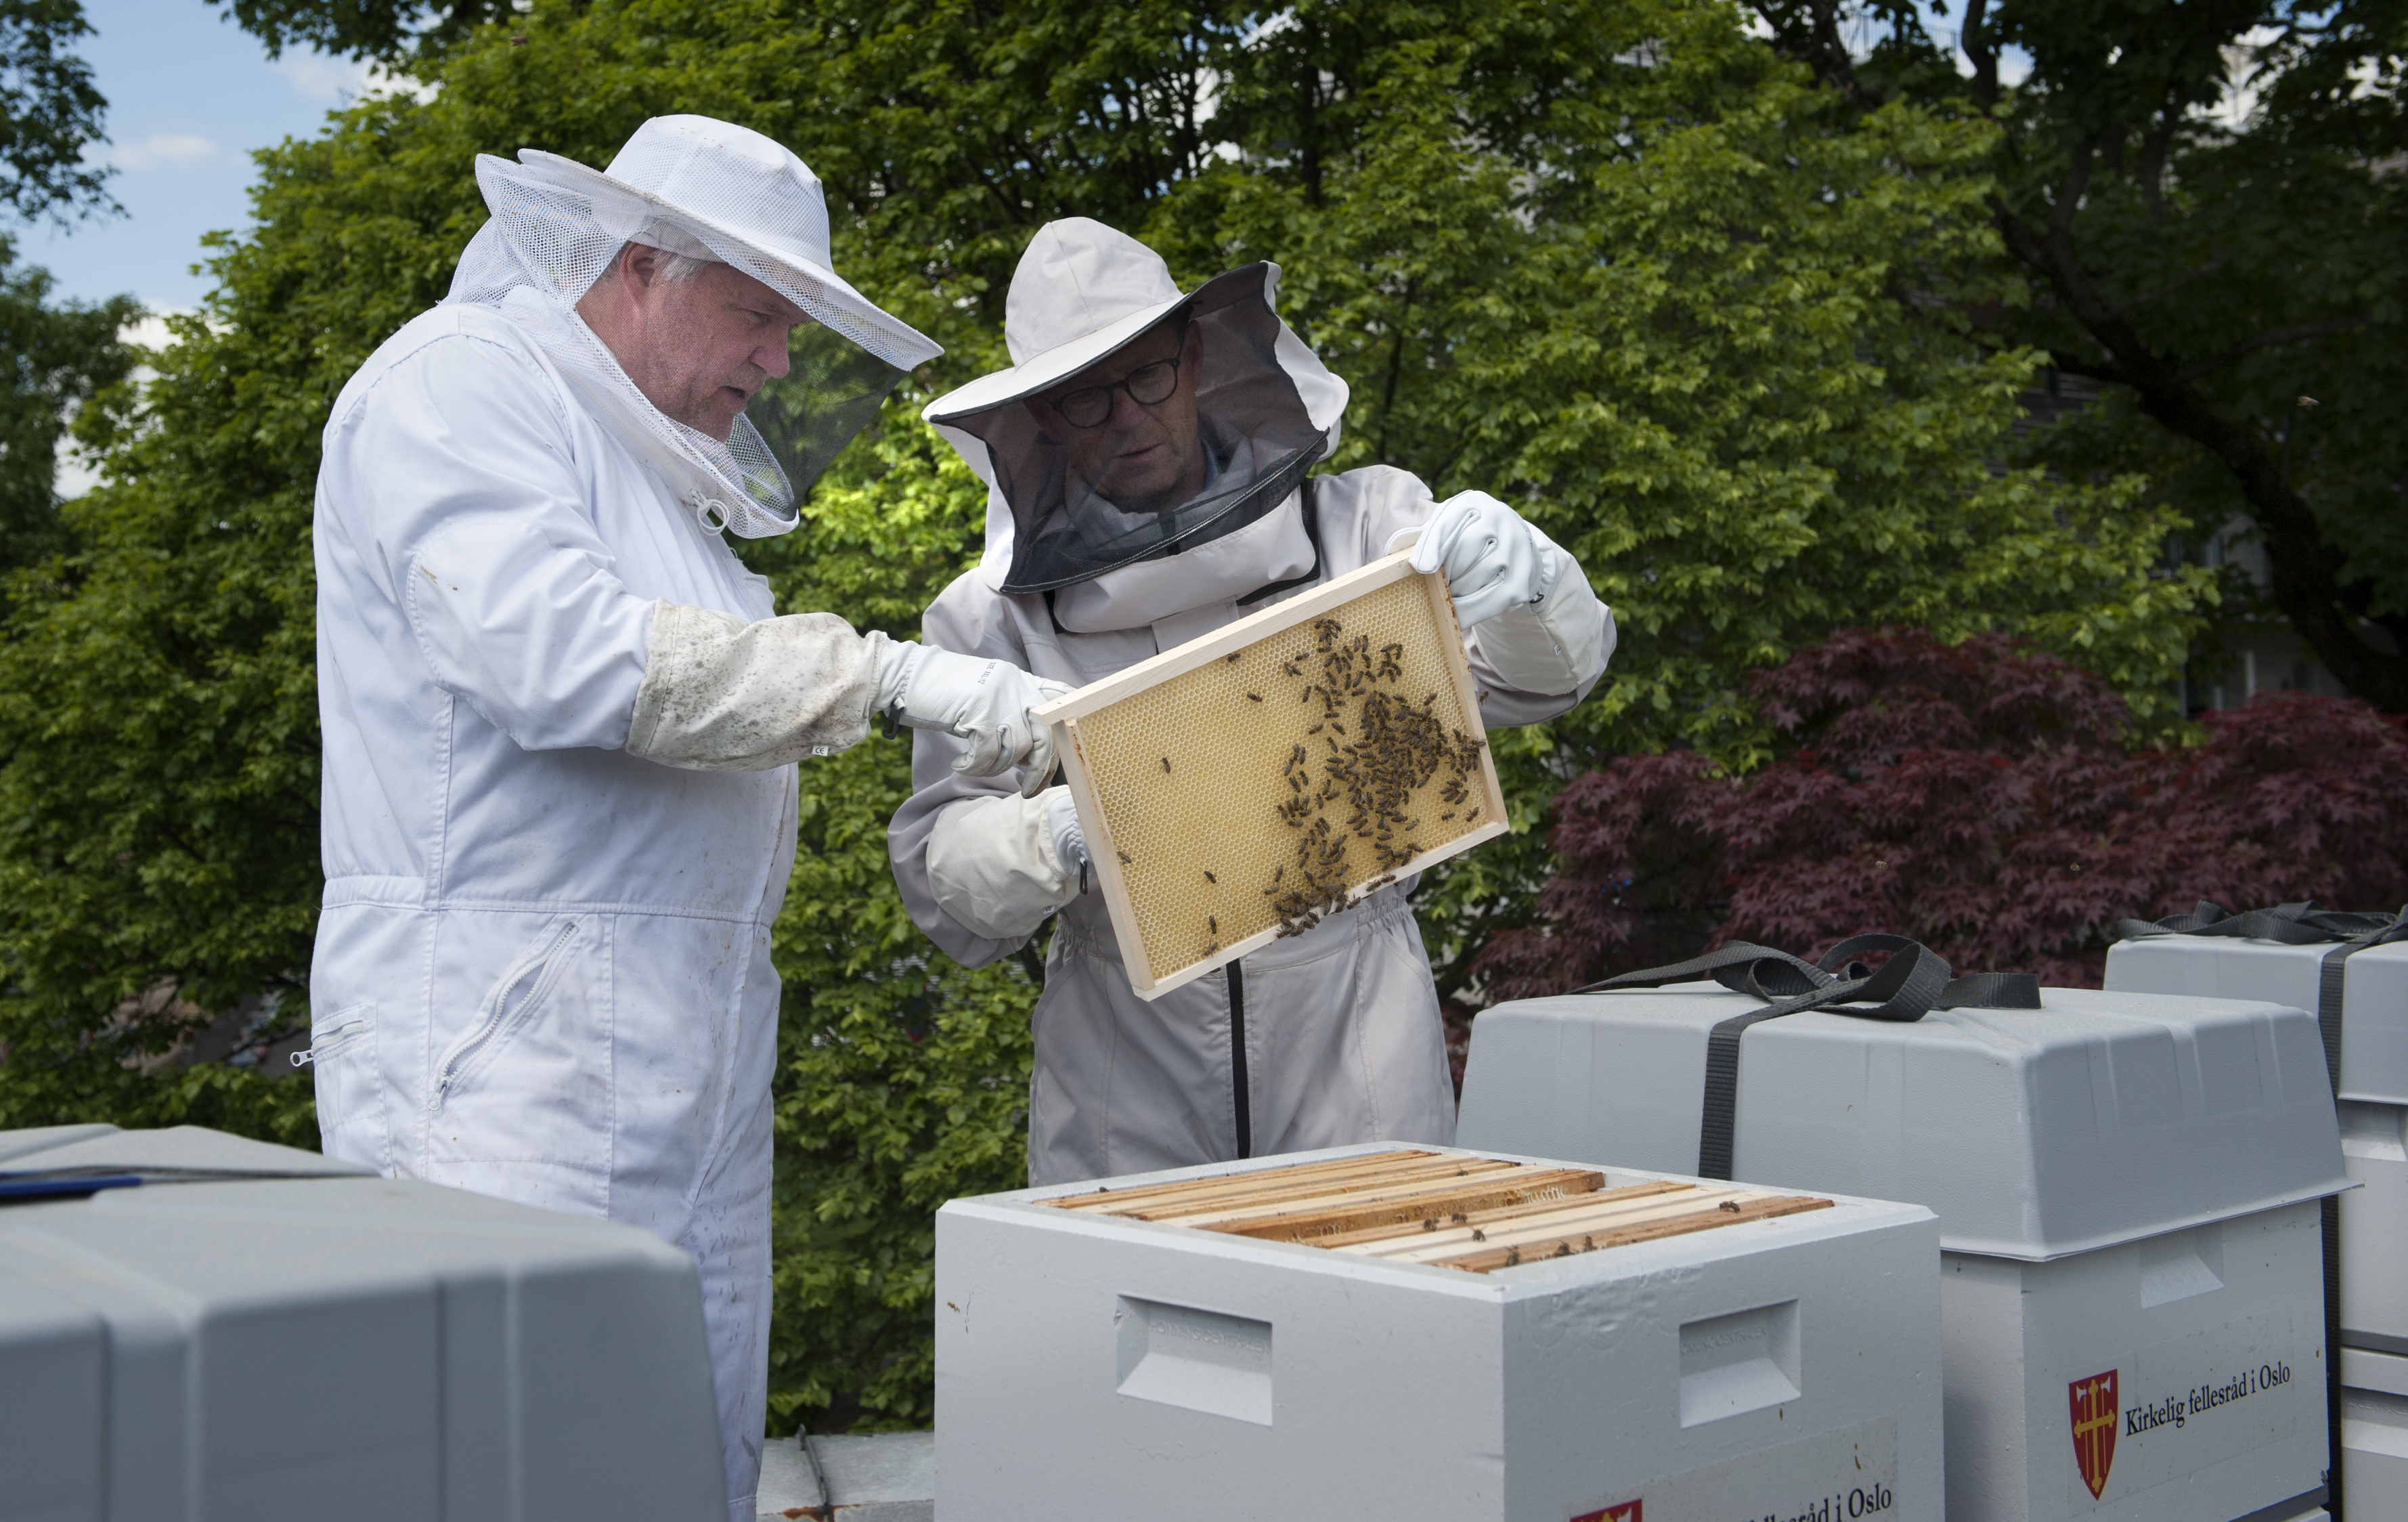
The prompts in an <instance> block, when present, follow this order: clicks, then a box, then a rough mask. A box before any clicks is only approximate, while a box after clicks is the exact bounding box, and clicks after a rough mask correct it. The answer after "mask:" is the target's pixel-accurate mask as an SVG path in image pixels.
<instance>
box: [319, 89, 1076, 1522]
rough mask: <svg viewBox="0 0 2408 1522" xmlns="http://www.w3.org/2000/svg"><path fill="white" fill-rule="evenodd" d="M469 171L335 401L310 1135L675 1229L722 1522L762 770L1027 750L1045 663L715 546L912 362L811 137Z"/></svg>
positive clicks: (755, 987)
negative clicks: (440, 256) (820, 173)
mask: <svg viewBox="0 0 2408 1522" xmlns="http://www.w3.org/2000/svg"><path fill="white" fill-rule="evenodd" d="M477 179H478V184H479V186H480V188H481V189H482V190H483V192H484V195H485V202H486V205H487V206H488V207H489V208H491V210H492V212H493V216H492V220H491V221H489V222H488V223H486V224H485V226H484V227H483V229H482V230H481V231H480V232H479V233H478V234H477V236H476V237H475V238H474V240H473V241H471V242H470V243H469V245H468V248H467V251H466V253H464V254H463V255H462V256H461V259H460V264H459V267H458V269H457V270H456V272H455V273H454V274H453V276H452V291H451V294H450V295H449V296H447V297H446V298H445V299H444V301H443V302H442V304H441V305H439V306H437V307H436V308H435V309H432V310H430V311H426V312H423V313H422V314H420V315H419V316H418V317H417V318H415V319H413V320H412V321H411V322H409V323H408V324H406V325H405V326H403V328H402V329H401V331H400V332H398V333H396V334H394V337H392V338H390V339H388V340H387V341H386V342H385V344H384V345H383V346H382V347H381V348H380V349H379V350H378V351H377V352H375V354H373V355H372V356H370V357H369V359H368V361H367V363H366V365H364V366H361V367H360V370H359V373H358V374H356V375H354V376H353V377H352V378H351V383H350V384H349V385H347V386H345V387H344V388H343V391H342V394H341V395H340V396H339V397H337V400H336V403H335V408H334V415H333V417H332V418H331V419H330V420H329V421H328V423H327V424H326V431H325V453H324V460H323V464H322V467H321V469H320V472H319V477H318V495H317V513H316V524H315V530H314V533H315V541H316V552H317V572H318V682H319V705H320V717H321V719H322V724H323V727H324V737H325V738H324V743H325V770H324V783H323V787H324V814H323V847H324V858H325V873H326V891H325V901H324V908H323V912H322V914H321V916H320V919H319V923H318V943H317V951H316V955H315V957H314V959H313V960H312V962H311V966H310V1008H311V1042H310V1051H309V1054H308V1060H309V1061H310V1062H311V1063H312V1064H314V1066H315V1069H316V1075H317V1090H318V1120H319V1126H320V1129H321V1131H322V1136H323V1139H324V1147H325V1151H326V1152H327V1153H328V1154H329V1155H330V1156H337V1157H344V1158H349V1159H351V1160H353V1161H357V1162H362V1163H367V1164H370V1165H372V1166H374V1167H375V1168H377V1169H379V1170H381V1171H383V1172H385V1173H388V1174H392V1175H397V1176H408V1177H415V1178H424V1179H431V1180H434V1181H435V1182H437V1183H438V1184H447V1185H456V1186H458V1187H460V1188H464V1189H472V1190H476V1191H478V1192H480V1193H483V1194H489V1195H496V1196H500V1197H502V1198H504V1199H515V1200H520V1201H523V1202H524V1203H527V1204H531V1205H539V1206H543V1207H546V1208H549V1209H552V1210H559V1211H567V1212H570V1213H577V1214H583V1215H596V1216H609V1217H610V1218H611V1219H613V1220H619V1221H626V1222H630V1223H633V1224H635V1225H637V1226H640V1227H643V1228H647V1229H649V1230H651V1231H653V1232H655V1233H657V1234H659V1235H660V1236H662V1237H664V1238H667V1240H668V1241H670V1242H675V1243H677V1244H678V1245H680V1246H681V1247H683V1248H685V1249H686V1250H687V1251H689V1252H690V1253H692V1254H693V1255H694V1257H695V1262H696V1263H697V1264H698V1265H699V1266H700V1269H701V1275H702V1285H703V1314H704V1319H705V1322H706V1324H707V1326H708V1329H709V1333H710V1346H711V1357H712V1361H713V1366H714V1369H715V1371H716V1375H717V1386H718V1398H719V1418H720V1428H721V1433H722V1437H723V1440H724V1444H725V1455H726V1482H727V1496H728V1501H729V1515H730V1516H732V1517H739V1518H743V1519H745V1522H750V1519H751V1518H752V1516H753V1496H754V1490H755V1486H756V1484H757V1481H758V1477H759V1473H760V1463H761V1443H762V1433H763V1429H764V1424H765V1419H766V1418H765V1400H766V1394H767V1354H768V1328H769V1142H770V1113H769V1078H770V1072H771V1069H772V1065H773V1063H774V1061H775V1057H776V1054H777V1046H778V1041H777V1023H778V992H779V988H778V973H777V969H775V968H773V967H772V966H771V965H770V961H769V926H770V924H771V922H772V921H774V920H775V919H776V918H777V915H778V906H779V903H780V900H781V898H782V897H784V894H785V888H786V877H787V868H788V865H789V863H790V862H791V861H792V859H793V856H794V851H795V827H796V762H797V761H799V760H801V759H802V758H804V757H807V756H818V755H826V754H830V753H831V752H835V751H839V750H842V749H844V748H845V747H847V746H849V745H852V744H853V743H855V742H856V741H858V740H859V739H862V737H863V735H864V734H865V733H866V731H867V725H868V723H869V720H870V717H871V715H872V714H873V713H878V712H886V713H890V714H893V715H894V716H895V717H896V718H898V719H899V720H900V721H901V722H903V723H905V724H908V725H915V726H924V727H932V728H934V729H936V730H939V731H941V732H943V733H944V734H945V735H946V736H947V738H948V739H949V740H951V741H952V742H953V750H952V751H951V752H949V753H948V760H947V762H946V764H947V765H950V766H958V767H960V768H961V773H962V775H964V776H965V777H968V776H970V775H979V776H986V777H993V776H996V775H998V774H1002V773H1005V772H1007V771H1008V770H1009V768H1011V767H1013V766H1014V765H1018V764H1024V763H1025V764H1027V765H1029V766H1031V767H1033V768H1038V769H1040V770H1042V769H1049V768H1051V766H1052V756H1051V754H1050V750H1049V743H1050V742H1049V740H1048V739H1047V737H1046V736H1045V734H1044V732H1043V731H1041V730H1039V729H1037V728H1036V727H1034V726H1033V725H1031V724H1030V722H1029V719H1028V714H1027V711H1028V708H1029V707H1030V705H1031V704H1033V703H1038V702H1042V701H1044V700H1045V699H1046V698H1047V697H1048V696H1050V695H1052V694H1055V693H1059V692H1060V691H1062V690H1063V689H1061V688H1059V687H1054V686H1051V685H1049V684H1048V683H1044V682H1037V681H1035V680H1033V679H1031V678H1029V677H1028V676H1027V675H1025V673H1024V672H1022V671H1021V670H1019V669H1018V668H1015V667H1013V666H1011V665H1008V664H1006V663H1002V662H998V661H996V660H994V659H992V658H988V657H982V656H978V655H973V654H967V653H953V652H951V651H943V650H934V649H925V648H923V647H921V646H918V645H913V644H906V643H901V642H898V641H896V640H892V639H887V638H886V637H885V636H884V635H882V634H876V633H872V634H856V633H854V632H853V630H852V629H851V628H849V627H847V626H846V625H845V624H844V623H843V622H842V621H841V620H839V619H838V618H836V617H834V616H832V615H830V614H827V613H818V612H799V613H789V614H787V615H785V616H783V617H781V616H779V614H778V610H777V608H776V607H775V606H774V604H773V602H772V599H771V597H770V594H769V587H768V584H767V582H764V581H763V580H762V579H761V578H760V577H758V576H754V575H753V574H752V573H750V572H748V571H747V570H746V569H745V568H744V567H743V564H742V563H741V562H740V561H738V559H737V557H736V555H735V554H734V553H733V552H732V551H731V550H730V549H729V547H728V544H727V541H726V538H725V537H724V536H726V535H728V534H731V533H732V534H736V535H738V536H741V537H744V538H760V537H762V536H765V535H771V534H782V533H785V532H787V531H788V530H790V529H792V528H794V527H795V525H796V495H797V494H798V493H800V492H802V491H803V490H805V489H806V488H808V487H809V486H810V482H811V481H812V480H813V479H814V478H815V477H816V476H817V475H818V474H819V472H820V470H821V468H822V467H824V466H825V465H826V464H827V462H828V460H829V458H830V457H831V456H832V455H834V454H835V453H836V452H837V451H838V450H839V449H841V448H843V446H844V444H845V442H846V440H848V439H849V438H852V437H853V434H854V433H855V432H856V431H857V430H858V429H859V428H860V427H861V426H862V424H864V423H866V422H867V421H868V419H869V418H870V417H871V416H872V415H873V414H874V413H875V412H876V411H877V409H878V407H879V404H880V402H881V401H882V399H883V398H884V397H885V395H886V394H887V392H888V390H889V389H890V388H892V387H893V386H894V384H895V382H896V380H899V379H900V378H901V377H902V376H903V375H904V374H905V373H906V372H907V371H908V370H909V369H910V367H911V366H916V365H918V364H920V363H922V362H923V361H925V360H927V359H929V358H932V357H934V356H935V355H936V354H937V353H938V352H939V351H938V348H937V346H936V345H935V344H933V343H931V342H929V341H928V340H927V339H926V338H925V337H921V336H920V335H919V334H917V333H915V332H913V331H912V330H911V329H910V328H909V327H907V326H905V325H904V324H903V323H899V322H897V321H896V320H895V319H894V318H892V317H890V316H888V315H887V314H886V313H885V312H883V311H881V310H880V309H878V308H876V307H874V306H872V305H871V304H870V303H869V302H868V301H867V300H865V299H864V298H863V297H862V296H860V295H859V294H855V293H854V291H853V288H852V287H850V286H848V285H847V284H845V282H844V281H843V280H839V278H838V277H837V275H836V272H835V271H834V269H833V268H831V267H830V262H829V254H828V222H827V211H826V208H825V207H824V205H823V203H822V201H821V196H820V186H819V181H818V180H817V179H814V178H813V177H812V175H811V172H810V170H809V169H808V168H806V167H804V165H803V164H802V161H801V160H799V159H797V158H796V157H795V155H794V154H792V153H790V152H788V151H786V150H784V149H783V148H781V147H780V146H779V145H778V144H776V143H774V142H772V141H770V140H769V139H768V138H767V137H764V136H761V135H759V134H758V133H753V132H749V131H746V130H744V129H743V128H740V127H735V126H730V125H728V124H727V123H725V122H714V121H710V120H709V119H707V118H703V117H693V116H679V117H662V118H657V119H655V120H653V121H651V122H645V123H644V124H643V126H642V127H641V128H639V129H638V131H637V133H636V135H635V136H633V137H631V138H629V139H628V141H627V144H626V146H625V147H624V148H623V149H622V150H621V151H620V152H619V155H618V157H616V158H615V159H613V160H612V161H611V162H610V166H609V169H608V170H607V171H604V172H602V173H596V172H595V171H594V170H592V169H589V168H587V167H585V166H584V165H580V164H576V163H573V162H571V161H570V160H567V159H565V158H559V157H556V156H554V155H552V154H550V153H542V152H537V151H532V150H530V151H524V152H523V153H521V155H520V162H518V163H515V164H513V163H511V162H510V161H509V160H507V159H500V158H492V157H480V158H479V159H478V160H477ZM790 345H791V347H790ZM996 786H997V787H998V789H999V790H1002V791H1006V792H1008V791H1009V790H1010V788H1011V783H1009V782H1008V781H1007V782H1000V783H997V784H996ZM595 1335H597V1336H602V1335H608V1328H595Z"/></svg>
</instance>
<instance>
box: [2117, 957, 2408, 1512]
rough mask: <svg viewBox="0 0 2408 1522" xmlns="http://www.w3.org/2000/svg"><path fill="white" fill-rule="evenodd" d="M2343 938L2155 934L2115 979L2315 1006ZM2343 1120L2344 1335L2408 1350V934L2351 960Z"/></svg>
mask: <svg viewBox="0 0 2408 1522" xmlns="http://www.w3.org/2000/svg"><path fill="white" fill-rule="evenodd" d="M2339 949H2340V948H2339V947H2338V946H2337V945H2334V944H2332V943H2326V944H2322V945H2306V946H2286V945H2284V944H2281V943H2280V942H2277V941H2272V940H2242V939H2240V938H2237V937H2229V936H2151V937H2149V938H2147V939H2145V940H2126V941H2121V942H2118V943H2117V944H2116V945H2115V946H2114V947H2112V948H2110V949H2109V951H2108V953H2107V986H2108V987H2110V988H2119V989H2129V990H2131V991H2133V992H2136V993H2153V994H2196V995H2203V996H2206V997H2210V998H2262V999H2270V1000H2272V1001H2273V1002H2275V1003H2277V1004H2294V1005H2297V1006H2299V1007H2300V1008H2301V1009H2303V1010H2309V1011H2314V1010H2315V1008H2316V1006H2317V1001H2318V994H2319V989H2320V987H2321V979H2322V972H2323V968H2324V962H2325V958H2326V957H2328V956H2329V955H2332V953H2334V952H2335V951H2337V950H2339ZM2341 1130H2342V1138H2341V1147H2342V1156H2343V1162H2344V1163H2345V1164H2346V1165H2347V1167H2348V1170H2349V1176H2350V1177H2351V1178H2352V1179H2354V1180H2356V1181H2357V1182H2358V1184H2360V1185H2364V1187H2363V1188H2358V1189H2353V1190H2351V1191H2350V1192H2349V1193H2347V1194H2345V1195H2343V1196H2342V1197H2341V1325H2342V1340H2343V1343H2346V1344H2348V1345H2350V1346H2353V1347H2369V1348H2375V1349H2379V1350H2382V1351H2385V1352H2389V1353H2395V1354H2408V942H2400V941H2394V942H2392V943H2391V944H2389V945H2387V946H2370V947H2368V948H2367V949H2366V950H2364V951H2361V952H2358V953H2356V954H2355V955H2352V956H2350V958H2349V959H2348V961H2347V962H2346V963H2344V964H2343V984H2342V1047H2341ZM2403 1515H2408V1514H2403Z"/></svg>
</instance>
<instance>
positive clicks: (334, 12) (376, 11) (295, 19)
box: [208, 0, 517, 64]
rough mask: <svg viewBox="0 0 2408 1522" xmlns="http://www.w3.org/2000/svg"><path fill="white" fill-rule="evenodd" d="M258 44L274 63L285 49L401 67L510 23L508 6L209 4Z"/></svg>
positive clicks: (462, 0) (404, 1) (310, 0)
mask: <svg viewBox="0 0 2408 1522" xmlns="http://www.w3.org/2000/svg"><path fill="white" fill-rule="evenodd" d="M208 3H209V4H210V5H212V6H226V7H228V8H227V11H226V19H227V20H229V21H231V22H234V23H235V24H236V26H239V27H241V28H242V29H243V30H244V31H246V32H248V33H250V34H251V36H255V37H257V38H259V40H260V41H261V42H263V43H265V44H266V46H267V55H268V56H269V57H270V58H274V57H277V56H279V54H281V53H282V52H283V51H284V50H285V49H287V48H315V49H317V50H319V51H321V52H329V53H337V54H341V55H343V56H346V57H351V58H364V59H375V60H378V61H379V62H381V63H387V64H394V63H400V62H402V61H403V60H405V59H408V58H409V57H411V56H413V55H417V56H420V57H425V58H432V57H435V56H436V55H437V54H439V53H440V52H441V51H442V50H444V49H445V48H447V47H449V46H451V45H452V44H455V43H457V42H459V41H460V40H461V39H462V38H464V37H466V36H467V35H468V34H469V33H471V32H473V31H475V30H476V29H477V28H478V27H480V26H483V25H485V24H486V23H488V22H507V21H509V19H510V16H511V14H512V12H513V11H514V10H515V9H516V8H517V7H514V6H513V5H511V3H510V0H437V3H436V4H432V5H426V4H421V3H420V0H398V3H395V0H208Z"/></svg>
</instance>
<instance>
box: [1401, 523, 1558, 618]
mask: <svg viewBox="0 0 2408 1522" xmlns="http://www.w3.org/2000/svg"><path fill="white" fill-rule="evenodd" d="M1416 533H1417V534H1419V535H1420V536H1421V540H1420V542H1419V543H1417V544H1415V545H1414V546H1413V558H1412V567H1413V569H1415V570H1417V571H1420V572H1422V573H1423V574H1424V575H1427V574H1429V573H1430V572H1432V571H1436V570H1443V571H1445V572H1446V589H1447V591H1448V592H1450V593H1452V594H1454V596H1455V618H1456V619H1457V620H1458V621H1459V622H1460V623H1461V624H1462V625H1463V626H1464V627H1465V628H1467V629H1468V628H1469V627H1471V626H1472V625H1475V624H1485V623H1486V622H1488V621H1489V620H1490V619H1492V618H1495V617H1496V616H1497V615H1498V614H1499V613H1502V612H1506V611H1509V610H1517V609H1527V608H1529V607H1531V606H1532V605H1533V604H1536V603H1538V602H1540V601H1541V600H1542V599H1543V598H1544V597H1545V596H1546V595H1547V592H1548V588H1549V584H1550V582H1552V581H1553V572H1554V570H1555V566H1554V564H1553V557H1551V556H1549V555H1548V554H1546V553H1544V551H1543V549H1542V548H1541V547H1542V546H1543V545H1544V543H1545V540H1544V539H1543V538H1541V537H1540V535H1539V533H1538V531H1537V530H1536V529H1534V528H1532V527H1531V526H1530V525H1529V524H1527V523H1526V522H1524V521H1523V518H1522V515H1521V514H1520V513H1518V512H1515V511H1514V510H1512V508H1509V507H1507V506H1506V505H1505V504H1504V503H1502V502H1499V501H1498V500H1497V499H1496V498H1495V497H1493V496H1490V495H1488V494H1487V493H1486V492H1463V493H1459V494H1457V495H1454V496H1451V497H1448V498H1447V499H1446V500H1445V501H1443V502H1441V503H1440V504H1439V505H1438V510H1437V511H1435V512H1433V513H1431V514H1430V517H1429V522H1427V523H1426V524H1422V525H1421V526H1420V527H1419V528H1400V529H1398V531H1397V532H1396V533H1394V534H1392V535H1390V536H1388V546H1387V547H1388V549H1389V550H1391V551H1394V550H1395V549H1396V548H1397V547H1398V544H1399V543H1401V542H1402V541H1403V540H1404V539H1405V538H1407V537H1408V536H1410V535H1412V534H1416Z"/></svg>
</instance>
